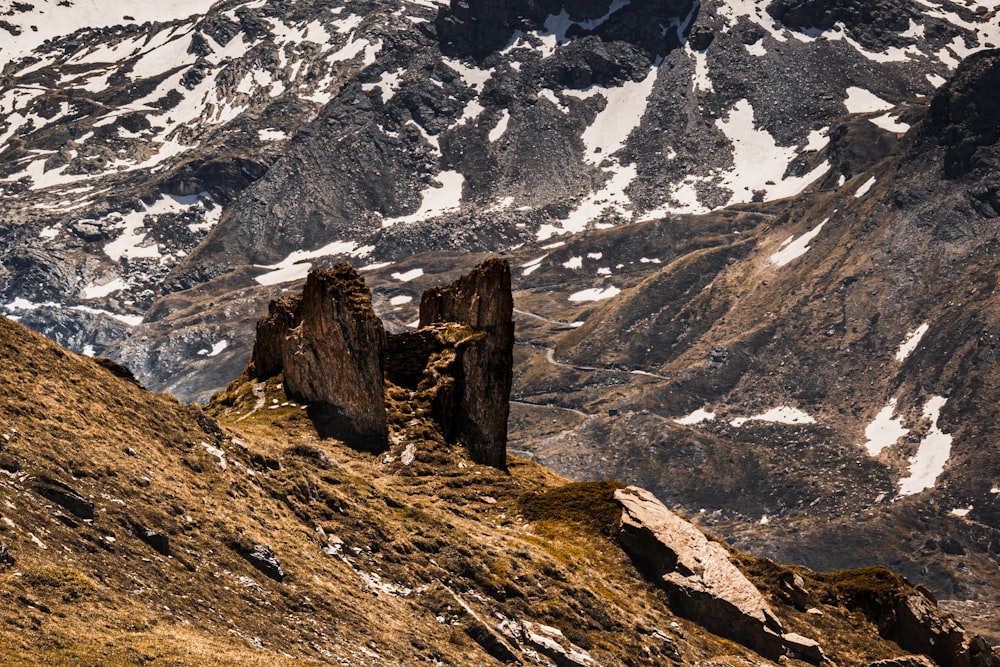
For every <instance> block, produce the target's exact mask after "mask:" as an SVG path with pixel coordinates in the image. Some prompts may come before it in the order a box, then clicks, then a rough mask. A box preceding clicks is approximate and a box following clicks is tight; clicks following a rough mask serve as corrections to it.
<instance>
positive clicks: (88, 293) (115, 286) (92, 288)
mask: <svg viewBox="0 0 1000 667" xmlns="http://www.w3.org/2000/svg"><path fill="white" fill-rule="evenodd" d="M126 287H128V283H126V282H125V281H124V280H122V279H121V278H115V279H114V280H110V281H108V282H106V283H104V284H103V285H97V284H93V283H92V284H90V285H87V286H86V287H84V288H83V293H82V294H81V298H84V299H100V298H103V297H106V296H107V295H109V294H112V293H114V292H118V291H120V290H123V289H125V288H126Z"/></svg>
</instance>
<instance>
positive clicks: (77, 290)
mask: <svg viewBox="0 0 1000 667" xmlns="http://www.w3.org/2000/svg"><path fill="white" fill-rule="evenodd" d="M988 4H989V3H979V4H978V5H976V4H975V3H973V4H970V5H965V4H959V3H955V2H947V1H941V2H931V1H930V0H928V1H927V2H890V3H868V4H866V3H851V2H841V3H833V4H832V5H830V4H829V3H816V2H791V1H787V0H776V1H775V2H770V3H767V2H758V3H753V2H747V1H742V2H705V3H699V2H695V1H693V0H677V1H675V2H669V3H663V2H650V1H643V0H636V1H635V2H625V1H621V0H615V1H614V2H611V3H609V2H591V3H585V2H581V3H572V2H569V3H559V2H551V1H550V2H548V3H537V4H533V5H530V7H528V8H525V7H522V5H521V3H517V2H510V3H506V4H505V3H501V4H499V5H497V4H496V3H469V4H466V3H455V4H454V5H448V4H445V3H434V2H431V1H430V0H423V1H419V2H357V3H345V4H342V5H341V4H329V3H318V2H315V3H314V2H297V3H294V4H293V5H289V4H288V3H278V2H273V3H268V2H265V1H262V0H254V1H252V2H238V1H229V2H220V3H217V4H215V5H211V4H210V3H208V2H198V1H196V0H184V1H181V0H178V1H175V2H165V3H157V7H156V8H155V9H144V10H142V11H141V12H140V11H139V10H135V11H133V12H132V14H125V13H123V10H119V9H112V4H111V3H100V2H93V1H91V2H63V3H55V2H47V1H46V2H38V3H34V4H29V3H18V2H15V3H9V4H8V5H7V6H6V7H5V8H4V10H5V11H3V12H2V13H3V20H2V21H3V22H2V23H0V29H2V31H3V32H0V35H2V37H3V39H2V40H0V53H3V55H4V61H5V65H4V78H3V81H2V87H0V114H2V116H0V119H2V123H3V125H2V126H0V129H2V131H0V156H2V158H3V159H2V161H0V187H2V190H0V192H2V194H0V197H2V201H3V209H4V216H3V218H4V219H3V228H4V240H5V243H4V245H3V248H2V249H0V262H2V264H3V267H4V268H3V274H2V276H0V280H2V282H0V286H2V296H0V302H2V303H3V304H4V306H3V307H4V309H5V311H6V312H7V313H8V314H10V315H13V316H15V317H19V318H21V320H22V321H24V322H25V323H28V324H31V325H32V326H34V327H36V328H38V329H40V330H42V331H44V332H46V333H48V334H50V335H52V336H53V337H55V338H56V339H57V340H59V341H60V342H62V343H65V344H68V345H70V346H71V347H73V348H75V349H78V350H81V351H88V352H93V353H97V354H101V353H106V351H107V349H108V347H109V346H110V345H112V344H113V343H115V342H116V341H121V340H123V339H125V338H127V337H128V336H129V335H130V333H131V331H132V330H133V329H132V328H133V327H135V326H137V325H138V324H139V323H140V322H142V321H143V320H150V319H152V318H155V317H157V316H158V315H156V314H155V311H154V312H151V311H150V308H151V306H152V305H153V303H154V301H155V300H156V299H158V298H160V297H163V296H165V295H168V294H173V293H177V292H180V291H183V290H188V289H190V288H192V287H195V286H199V285H204V283H206V282H207V281H209V280H213V279H215V280H217V279H219V278H220V277H223V276H225V277H226V278H227V279H226V280H225V286H224V287H220V288H218V289H212V290H209V291H211V292H213V293H216V294H217V293H219V292H229V291H231V289H233V288H237V287H239V288H242V287H250V286H253V285H258V284H259V285H267V286H271V285H276V284H280V283H283V282H286V281H290V280H293V279H296V278H300V277H301V276H303V275H304V273H305V270H306V268H307V267H308V265H309V263H310V262H314V261H316V260H318V259H320V258H323V261H326V262H332V261H334V260H335V259H337V258H348V259H350V260H351V261H353V262H354V263H356V264H363V265H372V264H383V263H385V262H394V261H399V260H401V259H403V258H405V257H407V256H409V255H411V254H412V253H414V252H422V251H428V250H435V249H451V250H481V251H504V250H507V249H510V248H514V247H517V246H519V245H521V244H526V243H531V242H535V241H544V240H546V239H549V238H553V237H556V236H559V235H562V234H566V233H570V232H579V231H582V230H585V229H594V228H601V227H605V226H609V225H615V224H620V223H623V222H628V221H636V220H643V219H655V218H657V217H660V216H663V215H666V214H671V213H698V212H706V211H709V210H716V209H719V208H721V207H723V206H726V205H729V204H734V203H739V202H751V201H760V200H769V199H774V198H778V197H783V196H789V195H792V194H795V193H797V192H799V191H801V190H802V189H803V188H805V187H806V186H807V185H809V184H810V183H813V182H818V183H821V184H825V185H830V184H832V183H837V182H839V181H840V180H842V179H843V178H846V177H848V176H850V175H851V174H850V173H849V166H847V165H844V164H835V162H836V160H837V156H835V155H831V154H830V152H829V150H828V146H829V143H830V140H831V136H830V128H831V127H832V126H833V124H834V123H835V122H836V121H837V119H839V118H840V117H842V116H843V115H844V114H845V113H870V114H873V115H871V116H870V120H871V122H872V123H874V124H875V126H877V127H878V128H881V129H883V130H885V131H886V132H889V133H895V132H901V131H903V130H904V129H905V128H906V126H907V125H906V121H905V116H906V108H907V107H906V103H907V102H908V101H909V100H911V99H912V98H914V97H915V96H919V95H925V94H929V93H930V92H931V91H933V89H934V88H935V87H936V86H937V85H939V84H940V83H941V82H942V81H944V78H945V77H946V76H947V75H948V74H949V72H950V71H951V70H952V69H953V68H954V67H955V66H956V65H957V63H958V61H959V60H960V59H961V58H963V57H964V56H966V55H968V54H969V53H970V52H972V51H974V50H976V49H979V48H982V47H984V46H985V45H987V44H989V43H991V42H993V43H995V42H997V41H1000V40H998V37H997V33H998V28H997V25H996V23H997V22H996V17H995V16H994V14H993V13H992V12H991V11H990V7H989V6H987V5H988ZM130 11H131V10H130ZM897 105H901V106H897ZM870 131H871V132H872V133H875V129H874V127H873V128H870ZM845 172H847V173H845ZM219 345H220V341H219V340H203V341H186V342H185V350H183V351H179V350H178V351H177V352H176V354H175V356H177V357H178V359H177V360H176V361H177V362H178V363H180V361H181V358H183V357H185V356H187V357H189V358H188V359H185V360H184V361H191V360H192V359H197V357H198V356H199V354H198V353H199V352H201V351H202V350H207V351H208V353H207V354H211V353H212V352H213V351H217V350H219V349H220V348H219V347H218V346H219ZM207 354H202V355H201V356H202V357H205V356H207ZM170 374H171V371H170V367H169V366H168V367H166V368H163V367H162V366H161V367H160V369H159V371H158V377H156V378H152V377H147V378H146V379H147V381H148V382H150V384H151V385H153V386H161V387H162V386H169V385H170V384H171V383H170V380H171V378H170V377H169V376H170ZM216 384H218V382H216ZM180 393H181V395H187V396H191V395H194V394H192V393H191V392H190V391H181V392H180Z"/></svg>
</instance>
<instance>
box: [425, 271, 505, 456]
mask: <svg viewBox="0 0 1000 667" xmlns="http://www.w3.org/2000/svg"><path fill="white" fill-rule="evenodd" d="M513 312H514V299H513V296H512V295H511V286H510V266H509V265H508V264H507V262H505V261H502V260H500V259H496V258H494V259H489V260H486V261H485V262H482V263H481V264H479V265H478V266H476V267H475V268H474V269H473V270H472V271H471V272H470V273H469V274H468V275H465V276H462V277H461V278H459V279H458V280H456V281H455V282H453V283H451V284H450V285H445V286H443V287H434V288H431V289H429V290H427V291H426V292H424V294H423V297H422V298H421V300H420V326H421V327H425V326H430V325H432V324H434V323H438V322H459V323H462V324H467V325H469V326H470V327H472V328H473V330H476V331H483V332H485V334H486V335H485V336H482V337H479V338H477V339H475V340H471V341H469V343H468V344H467V345H466V346H465V347H464V348H463V351H462V355H461V359H460V361H461V363H460V366H459V368H458V374H457V378H456V391H455V401H454V403H453V405H452V406H450V409H448V410H446V413H450V414H446V415H445V416H444V419H446V420H447V421H449V422H450V423H451V424H454V429H448V430H452V431H453V433H454V436H453V437H454V439H456V440H458V441H460V442H462V443H463V444H464V445H465V446H466V448H467V449H468V450H469V453H470V455H471V456H472V459H473V460H474V461H476V462H477V463H483V464H485V465H490V466H494V467H498V468H503V467H504V466H505V461H506V457H507V416H508V414H509V412H510V405H509V402H508V397H509V396H510V388H511V383H512V379H513V376H512V369H513V363H514V361H513V359H514V356H513V355H514V352H513V350H514V320H513ZM446 435H447V434H446Z"/></svg>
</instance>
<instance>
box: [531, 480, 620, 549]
mask: <svg viewBox="0 0 1000 667" xmlns="http://www.w3.org/2000/svg"><path fill="white" fill-rule="evenodd" d="M624 487H625V485H624V484H621V483H619V482H614V481H611V480H604V481H601V482H575V483H572V484H566V485H564V486H560V487H557V488H555V489H551V490H548V491H540V492H536V493H528V494H525V495H523V496H521V498H520V501H519V504H520V507H521V511H522V512H523V514H524V517H525V518H526V519H528V520H529V521H559V522H569V523H576V524H580V525H582V526H586V527H588V528H592V529H594V530H596V531H598V532H599V533H601V534H602V535H605V536H611V535H613V534H614V533H615V531H616V530H617V529H618V523H619V521H620V520H621V515H622V508H621V505H619V504H618V502H617V501H616V500H615V491H617V490H618V489H622V488H624Z"/></svg>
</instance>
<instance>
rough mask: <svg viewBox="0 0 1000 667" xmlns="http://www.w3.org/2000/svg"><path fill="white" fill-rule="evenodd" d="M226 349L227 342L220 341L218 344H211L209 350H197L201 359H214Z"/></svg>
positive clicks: (224, 340)
mask: <svg viewBox="0 0 1000 667" xmlns="http://www.w3.org/2000/svg"><path fill="white" fill-rule="evenodd" d="M227 347H229V341H228V340H226V339H222V340H220V341H219V342H218V343H213V344H212V349H211V350H205V349H201V350H198V354H199V355H200V356H203V357H214V356H216V355H217V354H219V353H220V352H222V351H223V350H225V349H226V348H227Z"/></svg>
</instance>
